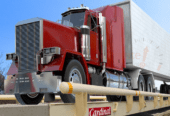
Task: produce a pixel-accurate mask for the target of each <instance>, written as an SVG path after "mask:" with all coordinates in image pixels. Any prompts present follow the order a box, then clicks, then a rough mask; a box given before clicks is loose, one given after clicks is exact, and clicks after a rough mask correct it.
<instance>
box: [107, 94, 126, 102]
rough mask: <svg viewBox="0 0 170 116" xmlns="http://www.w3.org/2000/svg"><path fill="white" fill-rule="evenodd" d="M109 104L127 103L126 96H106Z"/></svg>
mask: <svg viewBox="0 0 170 116" xmlns="http://www.w3.org/2000/svg"><path fill="white" fill-rule="evenodd" d="M106 97H107V101H108V102H113V101H126V96H117V95H106Z"/></svg>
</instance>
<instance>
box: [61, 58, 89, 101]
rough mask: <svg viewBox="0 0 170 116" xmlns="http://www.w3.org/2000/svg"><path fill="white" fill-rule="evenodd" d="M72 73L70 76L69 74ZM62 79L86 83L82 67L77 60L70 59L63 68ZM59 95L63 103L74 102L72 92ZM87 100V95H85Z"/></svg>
mask: <svg viewBox="0 0 170 116" xmlns="http://www.w3.org/2000/svg"><path fill="white" fill-rule="evenodd" d="M71 75H72V76H71ZM63 81H65V82H73V83H82V84H86V74H85V72H84V68H83V66H82V65H81V63H80V62H79V61H78V60H71V61H70V62H69V63H68V65H67V66H66V68H65V72H64V76H63ZM60 97H61V99H62V101H63V102H64V103H75V95H74V94H62V93H60ZM87 99H88V100H89V95H88V96H87Z"/></svg>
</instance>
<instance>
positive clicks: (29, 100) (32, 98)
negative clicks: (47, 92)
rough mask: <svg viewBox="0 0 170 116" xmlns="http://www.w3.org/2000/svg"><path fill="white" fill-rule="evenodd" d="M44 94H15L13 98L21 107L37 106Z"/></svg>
mask: <svg viewBox="0 0 170 116" xmlns="http://www.w3.org/2000/svg"><path fill="white" fill-rule="evenodd" d="M43 96H44V94H40V93H36V94H15V98H16V99H17V101H18V102H19V103H20V104H22V105H31V104H39V103H40V102H41V100H42V99H43Z"/></svg>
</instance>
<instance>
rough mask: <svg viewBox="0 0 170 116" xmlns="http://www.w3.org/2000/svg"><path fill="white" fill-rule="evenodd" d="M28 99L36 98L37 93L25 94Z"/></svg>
mask: <svg viewBox="0 0 170 116" xmlns="http://www.w3.org/2000/svg"><path fill="white" fill-rule="evenodd" d="M27 95H28V96H29V97H30V98H36V97H37V96H38V93H32V94H27Z"/></svg>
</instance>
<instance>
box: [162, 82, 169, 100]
mask: <svg viewBox="0 0 170 116" xmlns="http://www.w3.org/2000/svg"><path fill="white" fill-rule="evenodd" d="M160 93H165V94H167V93H169V91H168V87H167V85H164V84H161V86H160ZM167 99H168V97H163V100H167Z"/></svg>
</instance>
